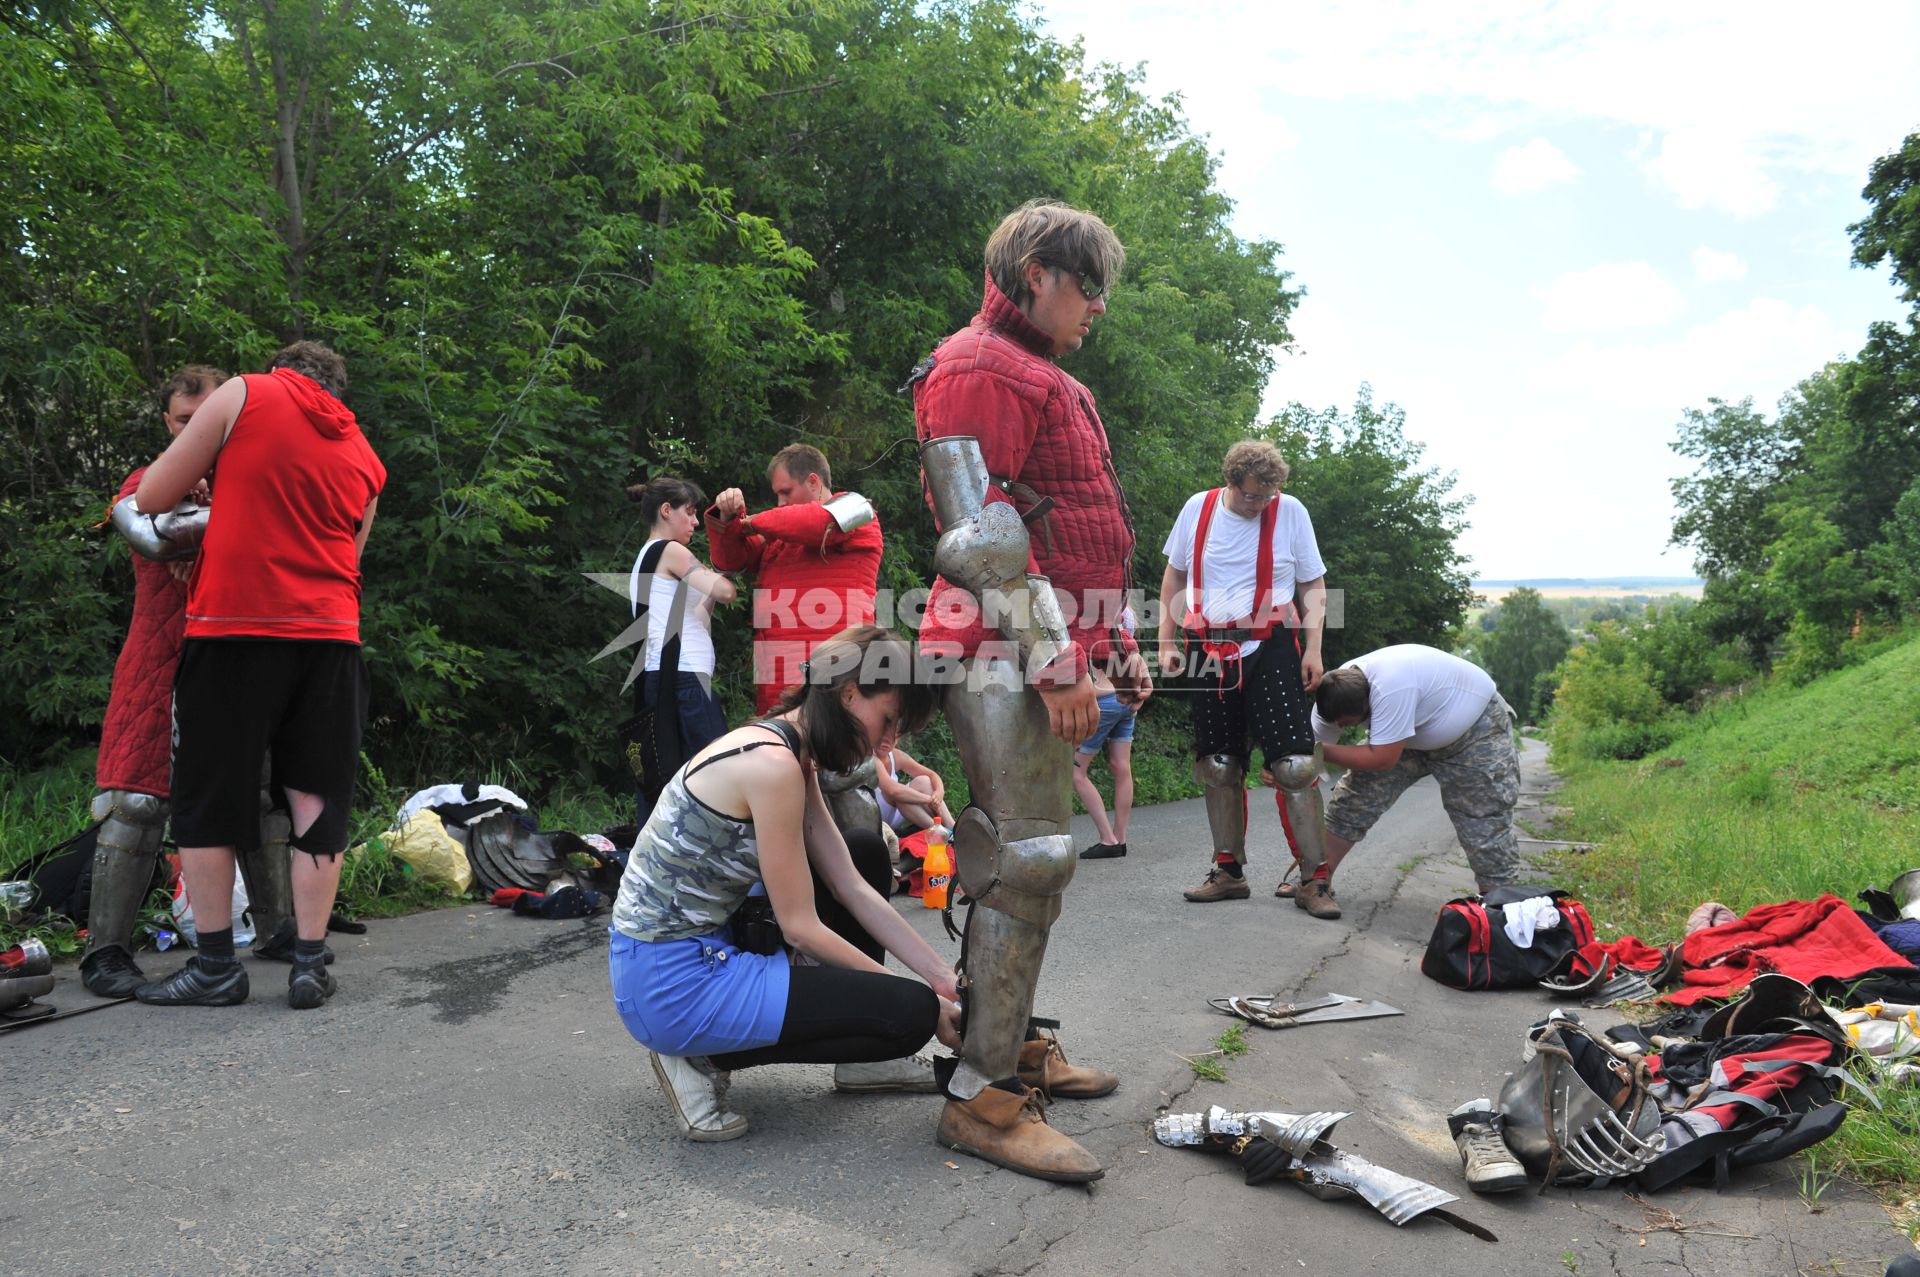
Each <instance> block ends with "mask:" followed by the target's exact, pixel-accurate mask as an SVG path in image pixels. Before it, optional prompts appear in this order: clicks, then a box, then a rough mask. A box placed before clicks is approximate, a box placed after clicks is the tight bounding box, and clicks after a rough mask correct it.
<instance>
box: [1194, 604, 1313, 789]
mask: <svg viewBox="0 0 1920 1277" xmlns="http://www.w3.org/2000/svg"><path fill="white" fill-rule="evenodd" d="M1191 650H1192V652H1193V653H1194V654H1196V655H1198V654H1199V651H1200V649H1199V647H1198V645H1195V646H1194V647H1193V648H1192V649H1191ZM1186 689H1187V692H1188V695H1189V697H1190V698H1191V700H1192V703H1193V752H1194V754H1195V756H1199V755H1203V754H1231V755H1233V756H1234V757H1235V758H1241V759H1244V758H1246V757H1247V756H1248V755H1249V754H1250V753H1251V752H1252V751H1251V749H1250V747H1249V744H1250V742H1249V738H1251V742H1252V743H1257V744H1258V745H1259V746H1260V753H1261V755H1262V757H1263V758H1264V760H1265V761H1267V762H1269V763H1271V762H1272V761H1273V760H1274V759H1276V758H1284V757H1286V756H1287V755H1289V754H1311V753H1312V752H1313V707H1312V705H1311V704H1310V703H1309V702H1308V700H1307V692H1306V688H1305V687H1304V686H1302V684H1301V680H1300V646H1299V633H1298V631H1295V630H1288V629H1276V630H1275V631H1274V632H1273V635H1272V636H1271V637H1270V638H1267V639H1266V640H1264V641H1263V642H1262V643H1261V644H1260V646H1259V647H1258V648H1256V649H1254V653H1253V655H1252V656H1250V657H1248V658H1247V659H1246V660H1244V661H1243V660H1237V659H1236V660H1229V661H1224V662H1218V663H1212V662H1210V663H1208V664H1206V665H1203V666H1202V667H1201V669H1200V670H1199V671H1198V672H1197V673H1196V674H1195V675H1193V676H1191V677H1190V678H1189V680H1188V681H1187V683H1186Z"/></svg>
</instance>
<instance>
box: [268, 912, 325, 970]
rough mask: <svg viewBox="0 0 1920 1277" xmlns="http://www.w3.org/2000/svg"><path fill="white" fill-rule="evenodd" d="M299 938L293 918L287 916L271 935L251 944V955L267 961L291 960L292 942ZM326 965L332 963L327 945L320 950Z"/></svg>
mask: <svg viewBox="0 0 1920 1277" xmlns="http://www.w3.org/2000/svg"><path fill="white" fill-rule="evenodd" d="M298 938H299V935H298V933H297V932H296V931H295V929H294V922H293V919H291V918H289V919H287V920H286V921H285V922H283V923H281V924H280V925H279V926H278V927H276V928H275V929H274V932H273V934H272V935H271V936H269V937H268V938H267V939H265V940H263V941H259V942H257V943H256V944H255V945H254V946H253V956H254V957H256V958H265V959H266V960H267V961H269V962H292V961H293V942H294V941H295V940H297V939H298ZM320 953H321V956H322V957H323V959H324V960H325V962H326V964H327V965H328V966H332V965H333V946H332V945H328V946H327V947H326V948H324V949H322V950H321V951H320Z"/></svg>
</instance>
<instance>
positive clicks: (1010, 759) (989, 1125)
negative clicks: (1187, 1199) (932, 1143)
mask: <svg viewBox="0 0 1920 1277" xmlns="http://www.w3.org/2000/svg"><path fill="white" fill-rule="evenodd" d="M964 667H965V670H966V674H967V681H966V682H965V683H964V684H963V685H962V686H959V687H955V688H953V689H951V691H950V693H949V695H948V697H947V705H946V712H947V721H948V722H950V723H951V724H952V725H953V737H954V743H955V744H956V746H957V747H958V748H959V751H960V759H961V762H962V764H963V765H964V766H965V768H966V773H967V782H968V785H969V786H970V788H971V792H972V799H973V801H972V803H971V804H970V805H969V806H968V807H967V808H966V810H965V811H963V812H962V813H961V814H960V816H959V818H958V821H957V822H956V824H957V827H956V828H955V830H954V835H953V852H954V873H955V874H956V876H957V877H958V879H959V881H960V885H961V887H962V888H963V889H964V890H965V891H966V893H967V895H968V896H969V897H970V898H971V899H972V901H973V904H972V906H971V908H970V909H969V911H968V914H967V928H966V938H965V940H964V941H963V942H962V943H963V950H964V953H965V958H964V964H963V965H964V971H963V980H964V982H965V997H966V1028H965V1031H964V1034H963V1036H962V1040H961V1049H960V1063H959V1066H958V1067H957V1068H956V1069H955V1070H954V1072H953V1075H952V1077H951V1079H950V1080H948V1081H947V1092H948V1094H949V1096H950V1097H952V1098H950V1099H949V1100H948V1103H947V1106H946V1110H945V1111H944V1112H943V1113H942V1115H941V1119H940V1140H941V1142H942V1143H944V1144H946V1145H948V1146H949V1147H953V1148H958V1149H961V1150H962V1151H965V1152H969V1153H973V1154H974V1155H976V1156H978V1157H984V1158H986V1159H987V1160H988V1161H991V1162H996V1163H998V1164H1000V1165H1002V1166H1006V1167H1008V1168H1010V1169H1013V1170H1017V1171H1021V1172H1023V1173H1025V1174H1028V1175H1035V1176H1038V1177H1040V1178H1042V1179H1055V1180H1065V1181H1069V1182H1083V1181H1086V1180H1091V1179H1098V1178H1099V1177H1100V1175H1101V1173H1102V1172H1101V1169H1100V1165H1099V1163H1098V1162H1097V1161H1095V1160H1094V1158H1093V1156H1092V1154H1090V1153H1088V1152H1087V1151H1086V1150H1085V1149H1083V1148H1081V1147H1080V1145H1079V1144H1077V1143H1075V1142H1074V1141H1073V1140H1072V1139H1070V1138H1068V1137H1067V1136H1065V1135H1062V1134H1060V1133H1059V1132H1057V1131H1054V1130H1052V1129H1051V1128H1050V1127H1048V1126H1047V1124H1046V1120H1045V1116H1044V1112H1043V1110H1042V1109H1041V1108H1040V1106H1039V1104H1038V1103H1037V1102H1036V1100H1035V1098H1034V1096H1035V1094H1036V1093H1035V1092H1032V1091H1028V1092H1027V1093H1026V1094H1024V1095H1023V1094H1020V1093H1019V1092H1018V1090H1016V1089H1011V1088H1017V1087H1018V1086H1019V1083H1017V1082H1016V1081H1015V1079H1016V1077H1017V1074H1018V1071H1019V1068H1020V1065H1021V1064H1022V1050H1023V1046H1024V1044H1025V1043H1026V1039H1027V1031H1028V1026H1029V1024H1030V1022H1031V1020H1032V1017H1033V998H1034V991H1035V989H1036V987H1037V986H1038V984H1039V981H1040V966H1041V963H1042V962H1043V961H1044V959H1045V958H1046V953H1047V934H1048V931H1049V929H1050V928H1051V927H1052V926H1053V920H1054V919H1055V918H1057V917H1059V915H1060V897H1061V893H1062V892H1064V891H1065V890H1066V888H1067V883H1068V882H1069V881H1070V880H1071V879H1072V877H1073V869H1074V863H1075V860H1074V854H1073V838H1072V835H1071V834H1070V833H1069V832H1068V827H1069V826H1068V822H1069V817H1070V813H1071V811H1072V806H1071V803H1072V797H1071V795H1072V792H1073V788H1072V784H1073V754H1072V747H1071V746H1070V745H1067V744H1066V743H1065V742H1062V741H1060V740H1056V739H1055V738H1054V737H1053V735H1052V733H1051V732H1050V731H1049V729H1048V726H1047V708H1046V703H1045V702H1044V701H1042V700H1041V699H1040V696H1039V694H1038V693H1037V692H1034V691H1032V690H1031V689H1029V688H1028V687H1027V686H1026V685H1025V680H1024V679H1023V678H1022V677H1021V671H1020V668H1019V666H1018V665H1017V664H1015V663H1013V662H1010V661H1007V660H1004V659H1000V658H996V657H991V656H987V655H984V654H983V655H980V656H975V657H972V658H970V659H968V660H967V661H966V662H965V663H964ZM976 688H977V689H978V690H977V691H976V690H975V689H976ZM995 1083H998V1084H999V1085H994V1084H995ZM1108 1089H1111V1088H1110V1087H1109V1088H1108Z"/></svg>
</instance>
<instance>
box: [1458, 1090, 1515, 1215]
mask: <svg viewBox="0 0 1920 1277" xmlns="http://www.w3.org/2000/svg"><path fill="white" fill-rule="evenodd" d="M1447 1129H1448V1130H1449V1131H1451V1132H1453V1143H1454V1147H1456V1148H1458V1149H1459V1150H1460V1169H1461V1171H1463V1172H1464V1173H1465V1174H1466V1177H1467V1187H1468V1188H1470V1189H1472V1190H1473V1191H1474V1192H1476V1193H1511V1192H1513V1191H1514V1190H1515V1189H1518V1188H1525V1187H1526V1186H1527V1168H1526V1167H1524V1166H1522V1165H1520V1162H1519V1159H1517V1158H1516V1157H1514V1155H1513V1154H1512V1153H1511V1152H1510V1151H1509V1150H1508V1149H1507V1142H1506V1140H1504V1139H1502V1138H1501V1137H1500V1128H1499V1123H1498V1121H1497V1120H1496V1119H1495V1117H1494V1113H1493V1103H1492V1101H1490V1100H1486V1099H1478V1100H1468V1101H1467V1102H1466V1103H1465V1104H1462V1105H1461V1106H1460V1107H1459V1108H1457V1109H1455V1110H1454V1111H1453V1112H1451V1113H1449V1114H1447Z"/></svg>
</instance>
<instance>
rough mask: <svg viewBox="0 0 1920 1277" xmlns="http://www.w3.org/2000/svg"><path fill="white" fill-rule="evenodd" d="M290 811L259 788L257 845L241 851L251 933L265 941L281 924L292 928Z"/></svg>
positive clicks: (262, 941)
mask: <svg viewBox="0 0 1920 1277" xmlns="http://www.w3.org/2000/svg"><path fill="white" fill-rule="evenodd" d="M292 836H293V813H292V812H289V811H286V810H283V809H281V808H278V807H275V806H274V805H273V799H272V797H271V796H270V795H269V793H268V791H267V790H265V789H262V790H261V791H260V845H259V847H257V848H255V849H254V850H252V851H243V852H240V853H239V854H238V855H237V856H235V857H234V859H235V860H236V861H237V862H238V864H239V869H240V878H241V881H243V882H245V883H246V884H247V911H248V912H249V913H251V914H252V915H253V933H254V935H256V936H258V937H259V941H258V942H259V943H261V944H265V943H266V942H267V941H269V940H271V939H273V938H274V936H275V935H277V934H278V933H279V932H280V930H281V929H282V928H283V927H284V928H285V929H286V930H287V932H288V934H292V930H293V925H292V924H293V852H292V849H291V848H290V847H289V846H288V840H289V839H290V838H292Z"/></svg>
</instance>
